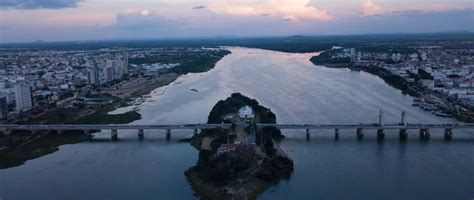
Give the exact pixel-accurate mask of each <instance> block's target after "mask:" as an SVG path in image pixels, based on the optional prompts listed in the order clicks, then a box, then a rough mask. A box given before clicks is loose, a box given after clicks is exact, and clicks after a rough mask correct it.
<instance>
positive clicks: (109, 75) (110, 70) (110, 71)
mask: <svg viewBox="0 0 474 200" xmlns="http://www.w3.org/2000/svg"><path fill="white" fill-rule="evenodd" d="M104 78H105V81H106V82H108V81H113V80H114V79H115V76H114V67H112V66H108V65H107V66H105V68H104Z"/></svg>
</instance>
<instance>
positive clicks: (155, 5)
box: [0, 0, 474, 43]
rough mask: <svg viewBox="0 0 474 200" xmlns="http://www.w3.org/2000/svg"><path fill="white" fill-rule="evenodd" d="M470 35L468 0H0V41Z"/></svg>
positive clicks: (473, 1) (472, 18) (473, 3)
mask: <svg viewBox="0 0 474 200" xmlns="http://www.w3.org/2000/svg"><path fill="white" fill-rule="evenodd" d="M444 31H474V0H344V1H343V0H332V1H322V0H227V1H226V0H201V1H198V0H148V1H145V0H1V1H0V42H2V43H3V42H29V41H36V40H44V41H64V40H95V39H140V38H163V37H201V36H278V35H295V34H303V35H328V34H329V35H331V34H338V35H340V34H366V33H401V32H403V33H419V32H444Z"/></svg>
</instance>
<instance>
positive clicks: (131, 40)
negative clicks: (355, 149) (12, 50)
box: [0, 30, 474, 45]
mask: <svg viewBox="0 0 474 200" xmlns="http://www.w3.org/2000/svg"><path fill="white" fill-rule="evenodd" d="M458 34H459V35H474V31H469V30H459V31H438V32H416V33H415V32H387V33H354V34H291V35H254V36H247V35H214V36H212V35H209V36H181V37H180V36H176V37H171V36H170V37H155V38H110V39H84V40H32V41H17V42H4V41H0V45H9V44H41V43H45V44H46V43H69V42H85V43H87V42H122V41H123V42H133V41H173V40H177V41H182V40H199V39H202V40H214V39H223V40H226V39H258V38H290V37H338V36H342V37H344V36H383V35H386V36H396V35H458Z"/></svg>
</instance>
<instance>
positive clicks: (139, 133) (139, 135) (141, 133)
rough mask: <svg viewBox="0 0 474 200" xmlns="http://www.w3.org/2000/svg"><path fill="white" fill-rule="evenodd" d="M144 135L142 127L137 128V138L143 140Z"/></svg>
mask: <svg viewBox="0 0 474 200" xmlns="http://www.w3.org/2000/svg"><path fill="white" fill-rule="evenodd" d="M144 136H145V131H144V130H143V129H138V139H139V140H143V137H144Z"/></svg>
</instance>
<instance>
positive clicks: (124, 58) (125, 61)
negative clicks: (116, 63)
mask: <svg viewBox="0 0 474 200" xmlns="http://www.w3.org/2000/svg"><path fill="white" fill-rule="evenodd" d="M121 71H122V75H126V74H128V53H127V52H123V54H122V68H121Z"/></svg>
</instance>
